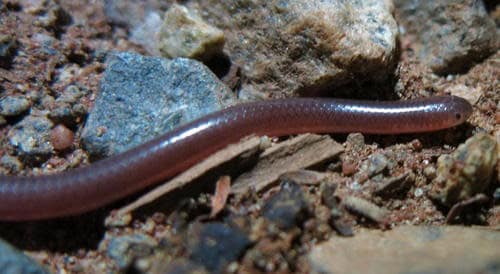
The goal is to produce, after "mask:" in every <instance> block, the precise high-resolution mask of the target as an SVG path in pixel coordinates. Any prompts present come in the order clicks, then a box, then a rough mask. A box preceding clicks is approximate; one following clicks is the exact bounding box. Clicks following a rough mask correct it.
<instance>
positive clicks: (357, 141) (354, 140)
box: [346, 133, 365, 152]
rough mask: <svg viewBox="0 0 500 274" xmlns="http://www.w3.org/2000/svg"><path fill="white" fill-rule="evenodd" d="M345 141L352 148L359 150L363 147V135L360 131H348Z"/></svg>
mask: <svg viewBox="0 0 500 274" xmlns="http://www.w3.org/2000/svg"><path fill="white" fill-rule="evenodd" d="M346 143H347V144H348V145H349V147H350V148H351V149H352V150H354V151H356V152H359V151H361V150H362V149H363V148H364V147H365V136H363V134H361V133H350V134H349V135H347V139H346Z"/></svg>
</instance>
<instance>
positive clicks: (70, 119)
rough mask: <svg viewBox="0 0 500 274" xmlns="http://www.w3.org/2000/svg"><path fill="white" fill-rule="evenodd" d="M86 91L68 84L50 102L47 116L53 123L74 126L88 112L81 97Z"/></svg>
mask: <svg viewBox="0 0 500 274" xmlns="http://www.w3.org/2000/svg"><path fill="white" fill-rule="evenodd" d="M87 93H88V91H87V90H85V89H80V88H79V87H77V86H75V85H70V86H68V87H67V88H66V89H65V90H64V91H63V93H62V94H61V95H60V96H59V97H57V99H55V100H54V101H53V102H50V104H49V108H50V112H49V118H50V119H51V120H52V121H54V122H55V123H62V124H65V125H68V126H74V125H76V124H77V123H78V121H80V120H81V119H82V118H83V117H84V116H85V115H87V113H88V108H87V107H86V105H85V104H83V103H82V102H81V99H82V98H83V97H84V96H86V95H87Z"/></svg>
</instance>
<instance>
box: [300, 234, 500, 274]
mask: <svg viewBox="0 0 500 274" xmlns="http://www.w3.org/2000/svg"><path fill="white" fill-rule="evenodd" d="M499 245H500V233H499V232H498V231H493V230H487V229H477V228H476V229H474V228H469V227H437V226H436V227H425V226H422V227H419V226H403V227H397V228H395V229H393V230H391V231H385V232H384V231H378V230H366V229H363V230H361V231H360V232H358V233H356V235H355V236H354V237H351V238H342V237H333V238H331V239H330V240H329V241H327V242H325V243H322V244H319V245H317V246H316V247H314V248H313V249H312V250H311V253H310V255H309V258H310V261H311V266H312V268H313V269H314V270H315V271H316V272H317V273H336V274H342V273H372V274H377V273H383V274H397V273H401V274H403V273H441V274H446V273H455V274H456V273H498V270H499V266H500V249H499V248H498V246H499Z"/></svg>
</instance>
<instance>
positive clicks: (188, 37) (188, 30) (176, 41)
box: [159, 4, 224, 60]
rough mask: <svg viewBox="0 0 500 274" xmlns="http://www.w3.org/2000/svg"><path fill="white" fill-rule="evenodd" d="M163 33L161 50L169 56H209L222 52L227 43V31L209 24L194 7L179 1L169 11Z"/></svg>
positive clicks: (205, 58)
mask: <svg viewBox="0 0 500 274" xmlns="http://www.w3.org/2000/svg"><path fill="white" fill-rule="evenodd" d="M159 36H160V41H159V50H160V52H161V53H162V55H163V56H165V57H168V58H175V57H188V58H194V59H199V60H209V59H210V58H211V57H212V56H214V55H215V54H221V53H222V48H223V46H224V32H222V31H221V30H220V29H218V28H216V27H213V26H211V25H209V24H207V23H206V22H205V21H204V20H203V19H202V18H201V17H200V16H199V15H198V14H196V12H194V11H193V10H189V9H188V8H186V7H185V6H181V5H177V4H174V5H172V6H171V7H170V9H168V11H167V12H166V13H165V19H164V22H163V25H162V26H161V30H160V34H159Z"/></svg>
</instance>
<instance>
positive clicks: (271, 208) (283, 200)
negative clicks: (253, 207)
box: [262, 182, 307, 230]
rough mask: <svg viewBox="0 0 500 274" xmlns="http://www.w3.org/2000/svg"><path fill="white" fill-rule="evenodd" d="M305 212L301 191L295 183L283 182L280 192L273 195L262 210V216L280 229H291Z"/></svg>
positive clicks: (305, 207)
mask: <svg viewBox="0 0 500 274" xmlns="http://www.w3.org/2000/svg"><path fill="white" fill-rule="evenodd" d="M306 210H307V202H306V200H305V197H304V194H303V193H302V189H301V188H300V186H299V185H298V184H296V183H291V182H284V183H283V184H282V186H281V190H280V192H278V193H276V194H275V195H273V196H272V197H271V198H270V199H269V200H268V201H266V203H265V204H264V206H263V208H262V216H264V217H265V218H266V219H268V220H269V221H271V222H273V223H275V224H276V225H277V226H278V227H279V228H280V229H283V230H288V229H291V228H293V227H294V226H295V225H297V223H298V222H299V221H300V218H301V217H303V215H304V213H305V211H306Z"/></svg>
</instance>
